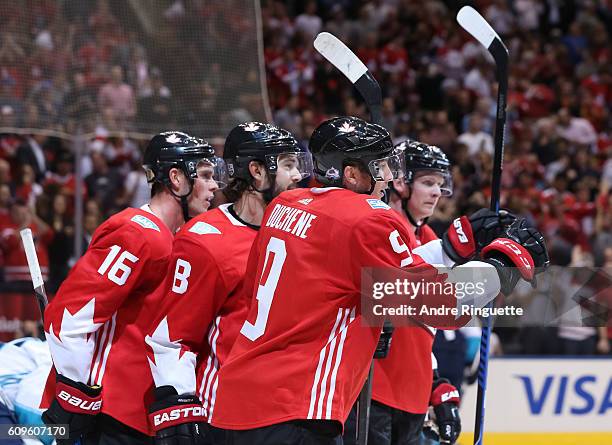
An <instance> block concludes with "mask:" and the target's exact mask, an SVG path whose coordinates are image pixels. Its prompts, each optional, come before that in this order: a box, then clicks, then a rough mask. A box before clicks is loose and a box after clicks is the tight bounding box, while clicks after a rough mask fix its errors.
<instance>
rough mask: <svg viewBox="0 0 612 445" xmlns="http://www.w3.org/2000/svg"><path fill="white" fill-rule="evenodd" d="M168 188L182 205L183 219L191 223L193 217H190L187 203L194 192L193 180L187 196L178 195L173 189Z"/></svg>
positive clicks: (190, 182) (190, 181)
mask: <svg viewBox="0 0 612 445" xmlns="http://www.w3.org/2000/svg"><path fill="white" fill-rule="evenodd" d="M167 188H168V190H170V193H172V196H174V197H175V198H178V200H179V202H180V204H181V210H182V211H183V219H184V220H185V222H187V221H189V220H190V219H191V216H189V203H188V202H187V198H188V197H189V195H191V192H193V180H191V179H190V180H189V191H188V192H187V193H186V194H185V195H177V194H176V193H174V190H172V188H171V187H167Z"/></svg>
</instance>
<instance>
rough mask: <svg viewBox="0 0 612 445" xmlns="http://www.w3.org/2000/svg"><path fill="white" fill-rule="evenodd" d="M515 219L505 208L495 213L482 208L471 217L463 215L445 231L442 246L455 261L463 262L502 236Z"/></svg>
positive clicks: (472, 257)
mask: <svg viewBox="0 0 612 445" xmlns="http://www.w3.org/2000/svg"><path fill="white" fill-rule="evenodd" d="M515 219H516V217H515V216H514V215H512V214H511V213H508V212H507V211H505V210H500V212H499V213H495V212H493V211H491V210H489V209H480V210H478V211H477V212H476V213H474V214H472V215H471V216H470V217H469V218H468V217H467V216H462V217H460V218H457V219H455V220H454V221H453V223H452V224H451V225H450V227H449V228H448V229H447V230H446V232H444V235H443V237H442V248H443V249H444V251H445V252H446V254H447V255H448V256H449V257H450V258H451V259H452V260H453V261H454V262H455V263H457V264H463V263H465V262H467V261H470V260H472V259H474V257H476V255H478V253H480V251H481V250H482V248H483V247H484V246H486V245H487V244H489V243H490V242H491V241H493V240H494V239H495V238H498V237H499V236H501V235H502V234H503V233H504V231H505V230H506V229H507V227H508V226H509V225H510V224H511V223H512V222H513V221H514V220H515Z"/></svg>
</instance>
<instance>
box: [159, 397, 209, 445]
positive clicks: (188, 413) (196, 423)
mask: <svg viewBox="0 0 612 445" xmlns="http://www.w3.org/2000/svg"><path fill="white" fill-rule="evenodd" d="M149 421H150V423H151V427H152V428H153V431H154V432H155V439H154V443H155V445H203V444H204V443H205V442H204V439H205V437H206V431H207V430H208V427H207V424H206V418H205V416H204V408H203V407H202V403H200V400H199V399H198V398H197V397H196V396H193V395H189V394H183V395H178V393H177V392H176V390H175V389H174V388H173V387H172V386H160V387H159V388H156V389H155V402H153V404H151V409H150V410H149Z"/></svg>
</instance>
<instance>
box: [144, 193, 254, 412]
mask: <svg viewBox="0 0 612 445" xmlns="http://www.w3.org/2000/svg"><path fill="white" fill-rule="evenodd" d="M230 205H231V204H224V205H222V206H220V207H218V208H216V209H214V210H211V211H209V212H206V213H202V214H201V215H199V216H197V217H196V218H193V219H192V220H191V221H189V222H188V223H187V224H185V226H183V228H182V229H181V230H180V231H179V232H178V233H177V235H176V238H175V240H174V245H173V248H172V260H171V263H170V267H171V269H170V272H171V273H169V275H168V279H167V281H166V284H165V288H166V291H165V292H166V296H165V298H164V301H163V306H162V308H161V311H160V314H161V315H160V316H159V317H158V318H157V320H156V321H155V322H154V323H153V326H152V328H151V329H150V331H151V334H150V336H147V338H146V342H147V344H148V345H149V346H150V347H151V352H150V353H149V356H150V365H151V371H152V372H153V378H154V380H155V385H156V386H164V385H171V386H173V387H174V388H175V389H176V390H177V392H178V393H179V394H184V393H190V394H194V393H195V394H197V395H198V396H199V397H200V400H201V401H202V403H203V404H204V408H205V411H206V413H208V411H209V410H210V411H212V410H213V409H214V395H215V391H216V387H217V377H218V376H217V372H218V370H219V367H220V366H221V364H222V363H223V362H224V360H225V358H226V357H227V355H228V354H229V351H230V349H231V347H232V344H233V342H234V339H235V338H236V336H237V335H238V332H239V330H240V327H241V326H242V323H243V322H244V318H245V317H246V303H247V302H245V298H239V295H240V294H239V292H238V290H239V289H240V287H241V285H242V281H243V278H244V273H245V269H246V263H247V259H248V256H249V251H250V249H251V246H252V245H253V240H254V239H255V235H257V231H256V230H255V229H253V228H251V227H249V226H247V225H245V224H244V223H242V222H240V221H239V220H238V219H236V218H235V217H234V216H233V215H232V214H231V213H230V210H229V207H230Z"/></svg>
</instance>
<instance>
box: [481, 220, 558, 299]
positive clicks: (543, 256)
mask: <svg viewBox="0 0 612 445" xmlns="http://www.w3.org/2000/svg"><path fill="white" fill-rule="evenodd" d="M482 258H483V261H484V262H486V263H489V264H492V265H493V266H495V269H497V273H498V275H499V279H500V282H501V292H502V294H504V295H509V294H510V293H512V291H513V290H514V287H515V286H516V283H517V282H518V280H519V279H520V278H523V279H524V280H525V281H528V282H530V283H531V285H532V286H533V287H535V286H536V279H535V274H536V273H539V272H542V271H543V270H544V268H546V267H548V264H549V259H548V251H547V250H546V244H545V243H544V237H543V236H542V234H541V233H540V232H538V231H537V230H536V229H534V228H533V227H527V221H526V220H524V219H520V220H518V219H517V220H516V221H515V222H514V223H512V224H511V225H510V227H508V229H507V230H506V231H505V233H504V235H503V237H501V238H498V239H495V240H493V241H492V242H491V244H489V245H488V246H486V247H485V248H484V249H482Z"/></svg>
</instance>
